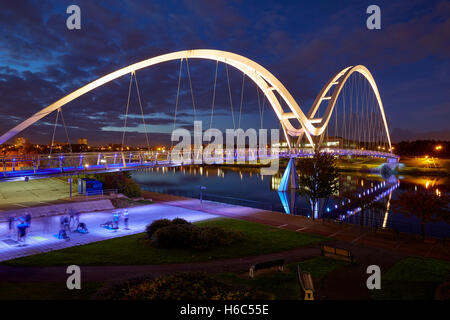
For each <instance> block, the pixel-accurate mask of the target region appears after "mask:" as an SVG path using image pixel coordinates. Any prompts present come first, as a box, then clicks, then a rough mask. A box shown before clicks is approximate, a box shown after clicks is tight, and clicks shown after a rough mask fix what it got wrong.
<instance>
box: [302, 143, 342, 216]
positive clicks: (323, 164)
mask: <svg viewBox="0 0 450 320" xmlns="http://www.w3.org/2000/svg"><path fill="white" fill-rule="evenodd" d="M298 168H299V172H300V174H299V186H300V188H299V193H300V195H303V196H306V197H307V198H308V199H309V201H310V202H311V207H312V211H313V212H312V217H313V219H314V218H315V217H314V214H315V212H317V213H319V212H318V211H319V210H318V208H317V206H318V204H319V200H320V199H322V198H324V199H326V202H328V199H329V198H330V196H331V195H332V194H333V193H335V192H336V191H337V190H338V176H339V173H338V170H337V167H336V158H335V157H334V156H333V155H331V154H329V153H325V152H320V151H319V150H318V149H316V150H315V152H314V155H313V157H312V158H305V159H300V160H299V165H298Z"/></svg>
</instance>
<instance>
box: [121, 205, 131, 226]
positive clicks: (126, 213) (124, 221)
mask: <svg viewBox="0 0 450 320" xmlns="http://www.w3.org/2000/svg"><path fill="white" fill-rule="evenodd" d="M128 218H129V214H128V209H125V210H124V211H123V223H124V224H125V230H130V229H129V228H128Z"/></svg>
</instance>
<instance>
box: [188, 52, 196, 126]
mask: <svg viewBox="0 0 450 320" xmlns="http://www.w3.org/2000/svg"><path fill="white" fill-rule="evenodd" d="M186 69H187V73H188V78H189V87H190V88H191V98H192V107H193V108H194V121H196V120H197V113H196V111H195V101H194V90H192V81H191V73H190V72H189V59H188V58H186Z"/></svg>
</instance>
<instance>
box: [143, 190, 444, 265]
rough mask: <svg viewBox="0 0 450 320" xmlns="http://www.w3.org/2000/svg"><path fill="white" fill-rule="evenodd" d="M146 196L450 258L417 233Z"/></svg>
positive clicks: (441, 245) (355, 241)
mask: <svg viewBox="0 0 450 320" xmlns="http://www.w3.org/2000/svg"><path fill="white" fill-rule="evenodd" d="M144 194H145V196H146V197H151V198H152V199H153V201H155V202H158V203H165V204H167V205H170V206H173V207H179V208H188V209H190V210H198V211H202V212H206V213H210V214H214V215H219V216H225V217H229V218H235V219H242V220H247V221H252V222H257V223H262V224H266V225H271V226H275V227H279V228H284V229H288V230H293V231H298V232H305V233H310V234H317V235H322V236H326V237H329V238H332V239H336V240H342V241H343V242H344V243H349V244H352V245H356V246H357V245H365V246H371V247H375V248H384V249H388V250H391V251H393V252H399V253H404V254H408V255H418V256H423V257H428V258H436V259H443V260H450V244H449V243H448V241H447V242H446V243H445V242H442V241H438V240H437V239H427V241H425V242H424V241H422V240H421V239H420V237H418V236H415V235H409V234H401V236H400V237H398V238H394V236H392V235H386V234H378V233H375V232H373V230H370V229H368V228H361V227H360V226H357V225H349V224H339V223H334V222H323V221H322V220H311V219H309V218H306V217H303V216H295V215H289V214H285V213H281V212H272V211H267V210H261V209H256V208H249V207H242V206H237V205H231V204H224V203H218V202H212V201H203V203H200V201H199V200H198V199H191V198H185V197H179V196H173V195H167V194H162V193H156V192H144Z"/></svg>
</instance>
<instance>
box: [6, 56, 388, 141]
mask: <svg viewBox="0 0 450 320" xmlns="http://www.w3.org/2000/svg"><path fill="white" fill-rule="evenodd" d="M191 58H199V59H209V60H216V61H220V62H223V63H226V64H228V65H231V66H233V67H235V68H236V69H238V70H240V71H241V72H243V73H244V74H245V75H246V76H247V77H249V78H250V79H251V80H252V81H254V82H255V83H256V85H257V86H258V87H259V88H260V89H261V91H262V92H263V93H264V95H265V96H266V97H267V99H268V101H269V103H270V105H271V106H272V108H273V110H274V111H275V113H276V115H277V117H278V119H279V120H280V122H281V124H282V127H283V130H284V133H285V135H286V138H288V136H292V137H299V136H303V135H306V137H307V139H308V140H309V141H310V142H311V144H313V140H312V136H320V135H321V134H322V133H323V131H324V130H325V128H326V126H327V125H328V120H329V118H330V116H331V112H332V111H333V109H334V105H335V103H336V99H337V97H338V95H339V92H340V90H341V89H342V86H343V85H344V83H345V81H346V80H347V78H348V77H349V76H350V74H351V73H352V72H355V71H358V72H360V73H361V74H363V75H364V76H365V77H366V79H367V80H368V81H369V83H370V84H371V86H372V89H373V90H374V92H375V94H376V97H377V99H378V104H379V106H380V109H381V113H382V116H383V120H384V123H385V127H386V132H387V136H388V137H389V131H388V128H387V122H386V119H385V116H384V111H383V105H382V103H381V98H380V95H379V92H378V89H377V86H376V84H375V81H374V80H373V77H372V75H371V74H370V72H369V71H368V70H367V69H366V68H365V67H364V66H356V67H348V68H346V69H344V70H342V71H341V72H340V73H338V74H337V75H336V76H335V77H333V78H332V79H331V80H330V81H329V82H328V83H327V84H326V85H325V87H324V88H323V89H322V91H321V92H320V93H319V95H318V97H317V98H316V101H315V103H314V104H313V106H312V108H311V110H310V112H309V113H308V116H306V115H305V114H304V113H303V112H302V110H301V109H300V107H299V105H298V104H297V102H296V101H295V100H294V98H293V97H292V95H291V94H290V93H289V91H288V90H287V89H286V88H285V87H284V85H283V84H282V83H281V82H280V81H279V80H278V79H277V78H276V77H275V76H274V75H273V74H272V73H270V72H269V71H268V70H267V69H265V68H264V67H262V66H261V65H259V64H258V63H256V62H254V61H252V60H250V59H248V58H246V57H244V56H241V55H238V54H235V53H231V52H227V51H220V50H209V49H197V50H184V51H177V52H172V53H168V54H164V55H160V56H157V57H153V58H150V59H147V60H143V61H141V62H137V63H135V64H132V65H129V66H127V67H124V68H122V69H119V70H117V71H114V72H112V73H110V74H107V75H105V76H103V77H101V78H99V79H97V80H95V81H93V82H90V83H88V84H87V85H85V86H83V87H81V88H79V89H77V90H75V91H73V92H72V93H70V94H68V95H66V96H65V97H63V98H61V99H60V100H58V101H56V102H54V103H52V104H51V105H49V106H47V107H45V108H44V109H42V110H41V111H39V112H37V113H35V114H34V115H32V116H31V117H30V118H28V119H27V120H25V121H23V122H22V123H20V124H18V125H17V126H15V127H14V128H12V129H11V130H9V131H8V132H6V133H5V134H3V135H2V136H0V144H3V143H5V142H6V141H8V140H9V139H10V138H12V137H14V136H15V135H16V134H18V133H19V132H21V131H22V130H24V129H26V128H28V127H29V126H30V125H32V124H33V123H35V122H37V121H39V120H40V119H42V118H43V117H45V116H47V115H48V114H50V113H52V112H53V111H55V110H58V109H59V108H61V107H62V106H64V105H65V104H67V103H69V102H70V101H72V100H74V99H76V98H78V97H80V96H82V95H84V94H85V93H87V92H89V91H91V90H93V89H95V88H98V87H100V86H102V85H104V84H106V83H108V82H110V81H113V80H115V79H117V78H119V77H121V76H123V75H126V74H129V73H133V72H136V71H137V70H140V69H143V68H146V67H150V66H152V65H155V64H159V63H163V62H167V61H172V60H178V59H191ZM335 84H338V86H337V89H338V90H337V89H335V90H334V91H333V97H332V98H331V100H330V102H329V105H328V108H327V112H326V115H327V116H326V117H323V118H322V119H314V118H313V117H314V115H315V112H316V111H317V108H318V105H319V102H320V101H321V100H323V99H324V98H326V96H325V95H326V94H327V93H328V92H329V91H330V88H331V87H332V86H333V85H335ZM274 92H277V93H278V94H279V95H280V97H281V98H282V99H283V100H284V102H285V103H286V105H287V106H288V107H289V109H290V111H291V112H284V110H283V108H282V106H281V104H280V102H279V101H278V98H277V97H276V95H275V93H274ZM290 119H297V120H298V121H299V122H300V125H301V127H300V128H295V127H294V126H293V125H292V123H291V122H290ZM316 123H319V126H318V127H316V126H314V124H316ZM389 144H390V138H389Z"/></svg>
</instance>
